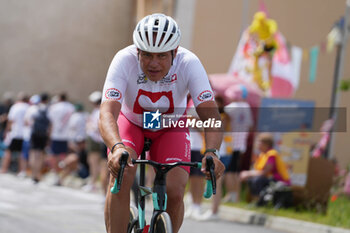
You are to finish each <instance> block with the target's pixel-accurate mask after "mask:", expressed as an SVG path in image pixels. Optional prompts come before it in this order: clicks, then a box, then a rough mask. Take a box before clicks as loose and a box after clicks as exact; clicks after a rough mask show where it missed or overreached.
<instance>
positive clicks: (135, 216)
mask: <svg viewBox="0 0 350 233" xmlns="http://www.w3.org/2000/svg"><path fill="white" fill-rule="evenodd" d="M150 145H151V141H150V140H148V139H145V144H144V148H143V151H142V154H141V157H140V159H139V160H135V159H132V163H133V164H140V176H139V190H138V208H136V207H135V206H130V218H129V225H128V230H127V232H128V233H132V232H133V233H148V232H149V233H172V232H173V231H172V224H171V220H170V217H169V215H168V213H167V212H165V211H166V207H167V194H166V175H167V173H168V171H170V170H171V169H172V168H174V167H177V166H189V167H194V168H199V169H200V168H201V167H202V163H200V162H197V163H192V162H175V163H157V162H154V161H152V160H146V159H145V157H146V151H148V150H149V148H150ZM128 157H129V154H128V153H127V152H126V151H125V152H123V154H122V156H121V159H120V161H119V163H120V171H119V173H118V177H117V178H116V180H115V183H114V186H113V187H112V188H111V192H112V193H114V194H115V193H118V192H119V190H120V188H121V183H122V180H123V173H124V169H125V167H126V164H127V160H128ZM206 159H207V160H206V163H207V166H206V170H207V171H209V173H210V180H207V185H206V191H205V193H204V197H205V198H210V197H211V195H212V194H216V179H215V175H214V168H215V166H214V162H213V158H212V157H211V156H207V158H206ZM146 164H148V165H151V166H153V167H154V169H155V171H156V176H155V179H154V186H153V190H152V189H151V188H149V187H145V186H144V185H145V165H146ZM148 195H152V199H153V213H152V217H151V221H150V224H149V225H147V224H146V220H145V198H146V196H148Z"/></svg>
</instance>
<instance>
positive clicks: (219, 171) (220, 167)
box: [201, 152, 225, 180]
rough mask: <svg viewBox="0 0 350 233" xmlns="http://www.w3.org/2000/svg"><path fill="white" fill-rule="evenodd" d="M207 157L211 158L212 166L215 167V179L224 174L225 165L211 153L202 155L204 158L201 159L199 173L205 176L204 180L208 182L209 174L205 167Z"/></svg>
mask: <svg viewBox="0 0 350 233" xmlns="http://www.w3.org/2000/svg"><path fill="white" fill-rule="evenodd" d="M207 156H211V157H213V161H214V165H215V168H214V173H215V177H216V179H219V178H220V177H221V176H222V175H223V174H224V171H225V165H224V164H223V163H222V162H221V161H220V159H219V158H218V157H217V156H216V155H214V154H213V153H211V152H208V153H206V154H205V155H204V158H203V159H202V169H201V171H202V172H203V173H204V174H205V176H206V179H207V180H210V173H209V171H207V170H206V166H207V164H206V163H207V162H206V157H207Z"/></svg>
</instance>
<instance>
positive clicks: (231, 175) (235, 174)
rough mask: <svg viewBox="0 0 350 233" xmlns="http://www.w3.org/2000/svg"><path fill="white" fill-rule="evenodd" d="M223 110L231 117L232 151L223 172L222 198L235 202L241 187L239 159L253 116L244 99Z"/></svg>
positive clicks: (225, 200) (245, 143) (243, 150)
mask: <svg viewBox="0 0 350 233" xmlns="http://www.w3.org/2000/svg"><path fill="white" fill-rule="evenodd" d="M243 97H244V96H243ZM243 99H244V98H243ZM225 112H226V113H227V114H228V115H229V117H230V119H231V130H232V132H233V133H232V134H233V135H232V136H233V153H232V157H231V161H230V164H229V165H228V167H227V171H226V174H225V176H226V178H225V186H226V196H225V197H224V199H223V200H224V202H237V201H239V194H240V189H241V188H240V187H241V184H240V180H239V172H240V171H241V166H242V162H241V161H242V156H243V154H244V153H245V152H246V150H247V138H248V134H249V131H250V128H251V127H252V126H253V118H252V114H251V110H250V106H249V104H248V103H247V102H244V101H235V102H232V103H230V104H229V105H227V106H225Z"/></svg>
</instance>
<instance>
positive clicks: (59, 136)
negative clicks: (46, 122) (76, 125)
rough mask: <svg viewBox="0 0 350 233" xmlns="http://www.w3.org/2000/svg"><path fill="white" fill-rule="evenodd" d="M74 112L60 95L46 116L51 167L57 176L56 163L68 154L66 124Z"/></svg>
mask: <svg viewBox="0 0 350 233" xmlns="http://www.w3.org/2000/svg"><path fill="white" fill-rule="evenodd" d="M74 111H75V109H74V106H73V104H71V103H69V102H68V101H67V95H66V94H65V93H61V94H60V95H59V100H58V102H57V103H54V104H52V105H51V106H50V107H49V111H48V116H49V119H50V121H51V126H52V129H51V135H50V139H51V145H50V150H51V156H50V160H51V166H52V168H53V169H54V172H55V173H56V174H57V175H58V173H59V167H58V163H59V160H60V158H64V157H65V156H66V155H67V152H68V122H69V118H70V117H71V115H72V114H73V112H74Z"/></svg>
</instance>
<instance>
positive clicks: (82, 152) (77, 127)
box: [57, 103, 89, 185]
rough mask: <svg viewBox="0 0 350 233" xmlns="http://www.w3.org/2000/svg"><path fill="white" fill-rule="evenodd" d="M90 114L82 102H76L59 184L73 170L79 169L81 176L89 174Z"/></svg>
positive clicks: (70, 121) (70, 122)
mask: <svg viewBox="0 0 350 233" xmlns="http://www.w3.org/2000/svg"><path fill="white" fill-rule="evenodd" d="M87 117H88V114H87V113H86V112H84V106H83V105H82V104H79V103H78V104H75V112H74V113H73V114H72V116H71V117H70V119H69V121H68V129H67V131H68V137H69V143H68V145H69V152H70V153H69V154H68V156H67V157H66V158H64V159H63V160H62V161H61V162H60V163H59V167H60V168H61V169H62V171H61V174H60V179H59V182H58V183H57V184H58V185H61V184H62V183H63V181H64V179H65V178H66V177H67V176H68V175H69V174H70V173H72V172H74V171H77V172H78V175H79V177H80V178H83V179H85V178H86V177H88V175H89V165H88V164H87V154H86V148H85V141H86V122H87Z"/></svg>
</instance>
